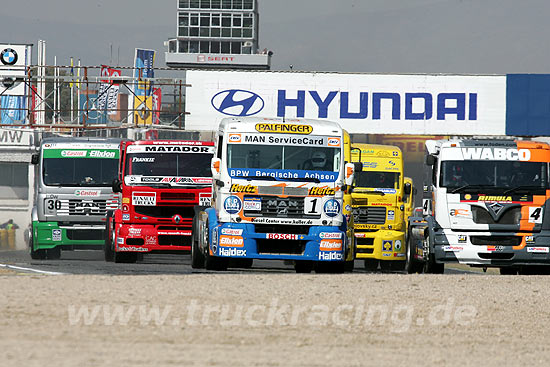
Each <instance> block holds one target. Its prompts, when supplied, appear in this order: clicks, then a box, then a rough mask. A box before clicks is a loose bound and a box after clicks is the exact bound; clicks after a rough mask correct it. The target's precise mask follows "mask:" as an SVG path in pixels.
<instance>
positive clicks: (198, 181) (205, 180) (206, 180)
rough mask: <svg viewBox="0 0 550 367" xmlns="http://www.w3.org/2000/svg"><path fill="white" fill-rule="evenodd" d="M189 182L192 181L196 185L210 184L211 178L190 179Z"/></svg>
mask: <svg viewBox="0 0 550 367" xmlns="http://www.w3.org/2000/svg"><path fill="white" fill-rule="evenodd" d="M191 180H193V183H196V184H211V183H212V178H209V177H192V178H191Z"/></svg>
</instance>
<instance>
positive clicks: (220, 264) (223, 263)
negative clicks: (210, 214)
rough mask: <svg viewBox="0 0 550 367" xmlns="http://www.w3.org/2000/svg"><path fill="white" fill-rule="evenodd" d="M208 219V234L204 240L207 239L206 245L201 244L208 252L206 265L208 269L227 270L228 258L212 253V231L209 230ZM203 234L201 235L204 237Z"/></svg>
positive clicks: (205, 259)
mask: <svg viewBox="0 0 550 367" xmlns="http://www.w3.org/2000/svg"><path fill="white" fill-rule="evenodd" d="M208 227H209V225H208V220H207V221H206V234H205V238H204V240H205V241H206V246H201V247H203V248H206V253H205V254H204V267H205V268H206V270H217V271H223V270H227V264H228V262H229V261H228V259H227V258H221V257H217V256H213V255H210V231H209V230H208ZM202 237H203V236H200V238H202Z"/></svg>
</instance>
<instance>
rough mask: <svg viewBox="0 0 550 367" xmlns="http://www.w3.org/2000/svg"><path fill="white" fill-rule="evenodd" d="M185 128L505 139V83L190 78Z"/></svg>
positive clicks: (441, 78) (207, 74) (238, 75)
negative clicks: (308, 124)
mask: <svg viewBox="0 0 550 367" xmlns="http://www.w3.org/2000/svg"><path fill="white" fill-rule="evenodd" d="M186 81H187V84H190V85H192V87H189V88H187V89H186V102H187V103H186V105H187V112H189V113H190V115H188V116H187V117H186V128H187V129H189V130H217V128H218V124H219V122H220V120H221V119H222V118H225V117H232V116H262V117H281V118H282V117H286V118H311V119H327V120H332V121H336V122H339V123H340V124H341V126H342V127H343V128H344V129H346V130H348V132H350V133H363V134H415V135H426V134H427V135H433V134H445V135H504V134H505V123H506V111H505V105H506V76H504V75H502V76H498V75H497V76H474V75H390V74H342V73H295V72H235V71H198V70H197V71H195V70H193V71H188V72H187V79H186Z"/></svg>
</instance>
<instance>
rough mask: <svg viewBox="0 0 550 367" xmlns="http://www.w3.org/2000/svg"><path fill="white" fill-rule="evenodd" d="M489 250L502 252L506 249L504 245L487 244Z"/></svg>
mask: <svg viewBox="0 0 550 367" xmlns="http://www.w3.org/2000/svg"><path fill="white" fill-rule="evenodd" d="M487 251H489V252H502V251H504V246H487Z"/></svg>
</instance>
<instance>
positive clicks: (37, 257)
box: [29, 234, 46, 260]
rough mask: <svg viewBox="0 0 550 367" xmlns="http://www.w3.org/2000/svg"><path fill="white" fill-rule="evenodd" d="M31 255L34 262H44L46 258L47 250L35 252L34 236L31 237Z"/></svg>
mask: <svg viewBox="0 0 550 367" xmlns="http://www.w3.org/2000/svg"><path fill="white" fill-rule="evenodd" d="M29 254H30V255H31V259H33V260H44V259H45V258H46V250H35V249H34V240H33V237H32V234H31V235H30V236H29Z"/></svg>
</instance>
